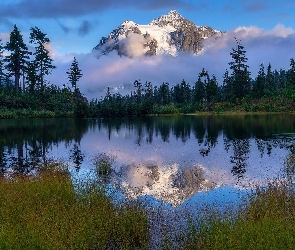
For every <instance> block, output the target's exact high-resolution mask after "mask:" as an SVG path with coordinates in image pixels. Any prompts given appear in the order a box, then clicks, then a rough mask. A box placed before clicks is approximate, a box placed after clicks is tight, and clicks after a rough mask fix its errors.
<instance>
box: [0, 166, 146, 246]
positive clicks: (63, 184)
mask: <svg viewBox="0 0 295 250" xmlns="http://www.w3.org/2000/svg"><path fill="white" fill-rule="evenodd" d="M0 189H1V193H0V249H146V248H147V242H148V224H147V215H146V213H145V212H144V211H143V209H141V208H140V207H139V206H135V205H134V206H132V205H129V206H128V205H126V206H123V207H120V208H118V207H115V206H114V205H113V204H112V202H111V200H110V199H109V198H107V197H106V196H105V195H104V193H103V191H102V190H101V189H100V188H98V187H97V186H96V185H94V184H91V183H87V184H84V185H81V186H79V187H78V189H77V187H75V189H74V187H73V185H72V182H71V179H70V176H69V174H68V173H67V172H66V171H64V170H62V169H60V168H59V167H58V165H54V166H52V165H50V169H49V170H48V169H46V170H44V169H43V170H42V171H40V173H39V174H38V175H37V176H22V175H15V176H11V177H10V178H1V180H0Z"/></svg>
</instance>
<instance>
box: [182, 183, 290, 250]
mask: <svg viewBox="0 0 295 250" xmlns="http://www.w3.org/2000/svg"><path fill="white" fill-rule="evenodd" d="M294 215H295V194H294V190H293V189H290V186H289V184H288V183H286V182H282V181H278V182H274V183H271V184H269V185H268V186H267V187H266V188H261V187H257V189H256V190H255V192H253V193H252V195H251V196H250V197H249V202H248V203H246V205H245V206H244V207H243V208H241V210H240V211H239V212H238V213H237V214H235V215H227V216H221V215H216V214H215V215H213V216H212V217H205V218H203V219H201V220H199V221H198V222H197V223H196V224H194V225H191V227H190V228H189V231H188V234H187V238H186V239H185V243H184V249H294V245H295V217H294Z"/></svg>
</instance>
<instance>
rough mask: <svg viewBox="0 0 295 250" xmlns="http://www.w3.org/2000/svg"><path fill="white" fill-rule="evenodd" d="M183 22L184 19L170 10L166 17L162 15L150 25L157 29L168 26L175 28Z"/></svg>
mask: <svg viewBox="0 0 295 250" xmlns="http://www.w3.org/2000/svg"><path fill="white" fill-rule="evenodd" d="M184 20H185V18H183V17H182V16H181V15H180V14H179V13H178V12H177V11H176V10H170V11H169V12H168V14H167V15H162V16H160V17H158V18H155V19H154V20H152V21H151V22H150V25H157V26H159V27H163V26H167V25H170V26H172V27H174V28H177V27H178V26H179V24H180V23H181V22H183V21H184Z"/></svg>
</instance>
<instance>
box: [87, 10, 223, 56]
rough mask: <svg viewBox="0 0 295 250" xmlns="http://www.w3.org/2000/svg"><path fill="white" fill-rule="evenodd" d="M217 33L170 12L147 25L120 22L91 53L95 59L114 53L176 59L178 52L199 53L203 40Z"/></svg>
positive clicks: (174, 12)
mask: <svg viewBox="0 0 295 250" xmlns="http://www.w3.org/2000/svg"><path fill="white" fill-rule="evenodd" d="M217 33H220V32H219V31H216V30H213V29H212V28H210V27H207V26H197V25H195V24H194V23H192V22H191V21H189V20H187V19H185V18H184V17H182V16H181V15H180V14H179V13H178V12H177V11H175V10H172V11H170V12H169V13H168V14H167V15H162V16H160V17H159V18H156V19H154V20H152V21H151V22H150V23H149V24H147V25H139V24H136V23H134V22H133V21H125V22H123V23H122V24H121V25H120V26H119V27H118V28H116V29H114V30H113V31H112V32H111V33H110V34H109V35H108V37H103V38H102V39H101V40H100V42H99V44H98V45H97V46H96V47H95V48H94V49H93V50H94V52H95V53H96V54H97V56H98V57H100V56H102V55H107V54H108V53H110V52H111V51H114V50H116V51H117V52H118V54H119V55H120V56H122V55H124V56H128V57H134V56H143V55H159V54H168V55H171V56H177V53H178V52H179V51H186V52H188V53H192V54H197V53H199V52H200V51H201V50H202V40H203V39H205V38H207V37H210V36H213V35H215V34H217Z"/></svg>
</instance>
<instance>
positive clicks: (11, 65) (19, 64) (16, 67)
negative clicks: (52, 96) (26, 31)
mask: <svg viewBox="0 0 295 250" xmlns="http://www.w3.org/2000/svg"><path fill="white" fill-rule="evenodd" d="M5 49H6V50H8V51H9V52H10V54H9V55H8V56H6V57H5V59H4V61H5V62H7V64H6V69H7V71H8V73H9V76H14V87H15V90H16V91H18V90H19V86H20V77H21V73H23V74H24V72H25V71H26V69H27V63H28V60H29V58H30V57H29V55H30V54H31V53H30V52H29V51H28V47H27V46H26V44H25V43H24V41H23V36H22V35H21V34H20V32H19V30H18V28H17V26H16V25H14V28H13V30H12V32H11V33H10V40H9V42H7V43H6V46H5Z"/></svg>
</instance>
